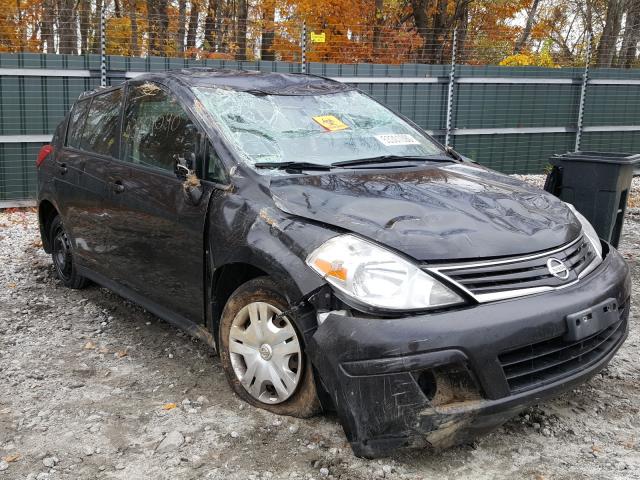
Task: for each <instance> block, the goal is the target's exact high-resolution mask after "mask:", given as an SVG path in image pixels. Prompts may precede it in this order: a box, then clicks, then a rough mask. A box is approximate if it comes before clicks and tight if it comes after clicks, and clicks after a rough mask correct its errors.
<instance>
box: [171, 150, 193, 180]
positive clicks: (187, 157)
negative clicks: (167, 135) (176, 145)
mask: <svg viewBox="0 0 640 480" xmlns="http://www.w3.org/2000/svg"><path fill="white" fill-rule="evenodd" d="M173 162H174V164H173V171H174V173H175V174H176V177H178V178H180V179H183V180H184V179H185V178H187V177H188V176H189V175H194V174H195V171H194V169H193V166H194V165H195V163H196V154H195V153H193V152H185V154H184V157H181V156H180V155H179V154H175V155H174V156H173Z"/></svg>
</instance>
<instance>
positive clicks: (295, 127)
mask: <svg viewBox="0 0 640 480" xmlns="http://www.w3.org/2000/svg"><path fill="white" fill-rule="evenodd" d="M193 90H194V92H195V94H196V96H197V97H198V99H199V100H200V101H201V102H202V104H203V105H204V107H205V109H206V110H207V112H208V113H209V114H210V115H211V116H212V117H213V119H214V120H215V122H216V123H217V124H218V126H219V127H220V129H221V130H222V132H223V134H224V135H225V136H226V137H227V140H228V141H229V142H230V143H231V144H232V145H233V147H234V148H235V149H236V151H237V152H238V153H239V154H240V155H241V156H242V157H243V159H244V160H245V161H246V162H247V163H248V164H249V165H251V166H253V165H255V164H256V163H262V162H278V163H281V162H301V161H304V162H309V163H317V164H323V165H329V164H331V163H334V162H341V161H349V160H358V159H364V158H372V157H379V156H383V155H393V156H427V155H433V154H438V153H442V151H441V149H440V147H438V146H437V145H436V144H435V143H433V142H432V141H430V140H429V139H428V138H426V137H425V136H424V135H422V134H421V133H420V132H419V131H417V130H416V129H415V128H414V127H412V126H411V125H409V124H408V123H407V122H405V121H404V120H403V119H402V118H400V117H398V116H397V115H395V114H393V113H392V112H391V111H389V110H387V109H386V108H385V107H383V106H382V105H380V104H379V103H377V102H375V101H374V100H372V99H370V98H369V97H367V96H366V95H363V94H361V93H359V92H357V91H347V92H338V93H330V94H322V95H264V94H259V93H250V92H241V91H235V90H226V89H221V88H211V87H194V88H193ZM263 173H264V172H263Z"/></svg>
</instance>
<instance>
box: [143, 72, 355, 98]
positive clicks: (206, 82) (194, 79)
mask: <svg viewBox="0 0 640 480" xmlns="http://www.w3.org/2000/svg"><path fill="white" fill-rule="evenodd" d="M162 78H171V79H174V80H177V81H178V82H179V83H182V84H183V85H185V86H190V87H213V88H223V89H227V90H236V91H243V92H255V93H262V94H266V95H318V94H323V93H335V92H343V91H348V90H353V89H354V88H353V87H351V86H349V85H346V84H344V83H341V82H338V81H336V80H332V79H329V78H325V77H321V76H318V75H308V74H300V73H279V72H259V71H255V70H231V69H222V68H207V67H204V68H183V69H179V70H169V71H167V72H162V73H146V74H142V75H139V76H137V77H135V80H134V81H136V82H137V81H144V80H161V79H162Z"/></svg>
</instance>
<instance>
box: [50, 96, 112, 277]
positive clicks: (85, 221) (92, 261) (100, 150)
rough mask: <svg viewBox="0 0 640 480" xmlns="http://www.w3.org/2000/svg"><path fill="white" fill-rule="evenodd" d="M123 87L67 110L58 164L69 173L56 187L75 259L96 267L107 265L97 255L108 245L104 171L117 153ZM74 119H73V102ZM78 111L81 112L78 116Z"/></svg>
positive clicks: (107, 188) (101, 270)
mask: <svg viewBox="0 0 640 480" xmlns="http://www.w3.org/2000/svg"><path fill="white" fill-rule="evenodd" d="M122 100H123V93H122V88H116V89H111V90H109V91H107V92H104V93H101V94H98V95H93V96H91V97H89V98H88V99H86V100H81V101H79V102H77V104H76V106H74V109H73V111H72V114H71V119H70V123H69V129H68V134H67V146H66V147H65V149H64V154H63V155H61V157H60V158H59V159H58V168H59V170H60V171H61V172H65V171H66V173H64V174H63V175H65V176H67V177H68V181H67V182H66V185H64V186H61V188H60V189H59V191H58V196H59V200H58V202H59V204H60V205H61V207H62V209H63V220H64V222H65V223H66V227H67V229H68V232H69V234H70V236H71V241H72V244H73V246H74V253H75V255H76V257H77V259H78V262H79V263H80V264H81V265H83V266H85V267H88V268H90V269H91V270H94V271H96V272H99V273H103V274H104V273H106V272H107V269H106V268H105V267H106V264H105V262H104V258H103V257H102V255H103V254H104V252H105V251H106V250H108V249H109V248H110V247H109V245H108V238H109V235H108V234H109V229H108V222H107V220H108V219H107V217H106V212H107V210H108V207H109V200H110V185H109V183H108V172H109V166H110V163H111V160H112V159H113V158H114V157H117V156H118V148H119V141H118V139H119V127H120V116H121V110H122V103H123V102H122ZM77 107H80V108H79V109H78V110H79V112H78V114H77V116H78V121H76V120H75V118H74V117H76V108H77ZM80 115H82V116H80Z"/></svg>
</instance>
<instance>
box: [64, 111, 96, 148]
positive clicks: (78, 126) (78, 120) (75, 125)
mask: <svg viewBox="0 0 640 480" xmlns="http://www.w3.org/2000/svg"><path fill="white" fill-rule="evenodd" d="M89 103H91V100H90V99H88V100H81V101H79V102H76V103H75V105H74V106H73V109H72V110H71V117H70V118H69V126H68V127H67V141H66V144H67V146H69V147H73V148H80V137H81V136H82V129H83V127H84V122H85V118H86V116H87V110H89Z"/></svg>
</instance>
